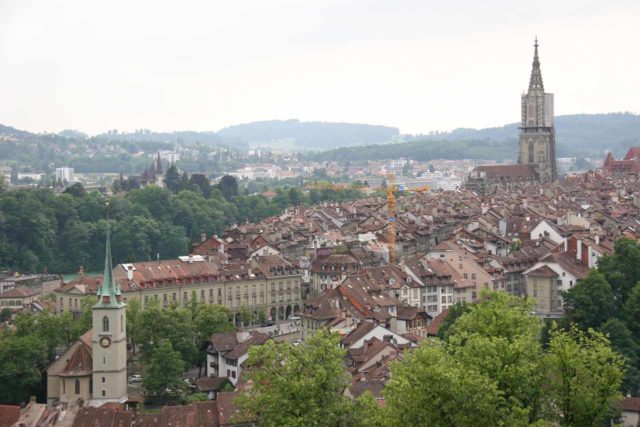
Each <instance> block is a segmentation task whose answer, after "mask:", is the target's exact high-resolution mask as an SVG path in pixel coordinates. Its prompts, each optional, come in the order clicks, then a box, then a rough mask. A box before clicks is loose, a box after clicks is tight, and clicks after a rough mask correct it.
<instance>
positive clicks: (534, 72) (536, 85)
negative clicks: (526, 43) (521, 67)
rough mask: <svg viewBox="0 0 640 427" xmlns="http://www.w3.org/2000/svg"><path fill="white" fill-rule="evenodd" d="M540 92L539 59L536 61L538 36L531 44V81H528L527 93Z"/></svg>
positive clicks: (540, 73)
mask: <svg viewBox="0 0 640 427" xmlns="http://www.w3.org/2000/svg"><path fill="white" fill-rule="evenodd" d="M534 90H540V91H541V92H544V84H543V83H542V72H541V71H540V59H538V36H536V38H535V40H534V42H533V64H532V67H531V80H529V92H532V91H534Z"/></svg>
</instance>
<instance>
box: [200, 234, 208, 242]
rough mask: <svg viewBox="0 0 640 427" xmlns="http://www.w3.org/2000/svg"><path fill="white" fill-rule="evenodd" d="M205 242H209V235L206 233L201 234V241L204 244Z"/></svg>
mask: <svg viewBox="0 0 640 427" xmlns="http://www.w3.org/2000/svg"><path fill="white" fill-rule="evenodd" d="M205 240H207V235H206V234H204V233H202V234H200V241H201V242H204V241H205Z"/></svg>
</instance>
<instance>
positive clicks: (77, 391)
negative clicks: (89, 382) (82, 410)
mask: <svg viewBox="0 0 640 427" xmlns="http://www.w3.org/2000/svg"><path fill="white" fill-rule="evenodd" d="M76 394H80V380H76Z"/></svg>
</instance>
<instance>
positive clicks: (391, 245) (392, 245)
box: [387, 172, 430, 265]
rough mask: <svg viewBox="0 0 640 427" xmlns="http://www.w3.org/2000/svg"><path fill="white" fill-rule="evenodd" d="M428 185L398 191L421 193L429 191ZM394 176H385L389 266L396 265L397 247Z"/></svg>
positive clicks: (389, 174) (391, 173)
mask: <svg viewBox="0 0 640 427" xmlns="http://www.w3.org/2000/svg"><path fill="white" fill-rule="evenodd" d="M429 190H430V187H429V186H428V185H425V186H422V187H417V188H412V189H403V188H400V191H407V192H416V193H422V192H426V191H429ZM395 191H396V176H395V174H394V173H393V172H389V173H388V174H387V222H388V224H387V248H388V250H389V264H391V265H396V258H397V247H396V195H395Z"/></svg>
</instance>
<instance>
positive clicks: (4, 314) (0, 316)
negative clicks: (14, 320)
mask: <svg viewBox="0 0 640 427" xmlns="http://www.w3.org/2000/svg"><path fill="white" fill-rule="evenodd" d="M10 319H11V310H9V309H8V308H3V309H2V311H0V323H2V322H6V321H7V320H10Z"/></svg>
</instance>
